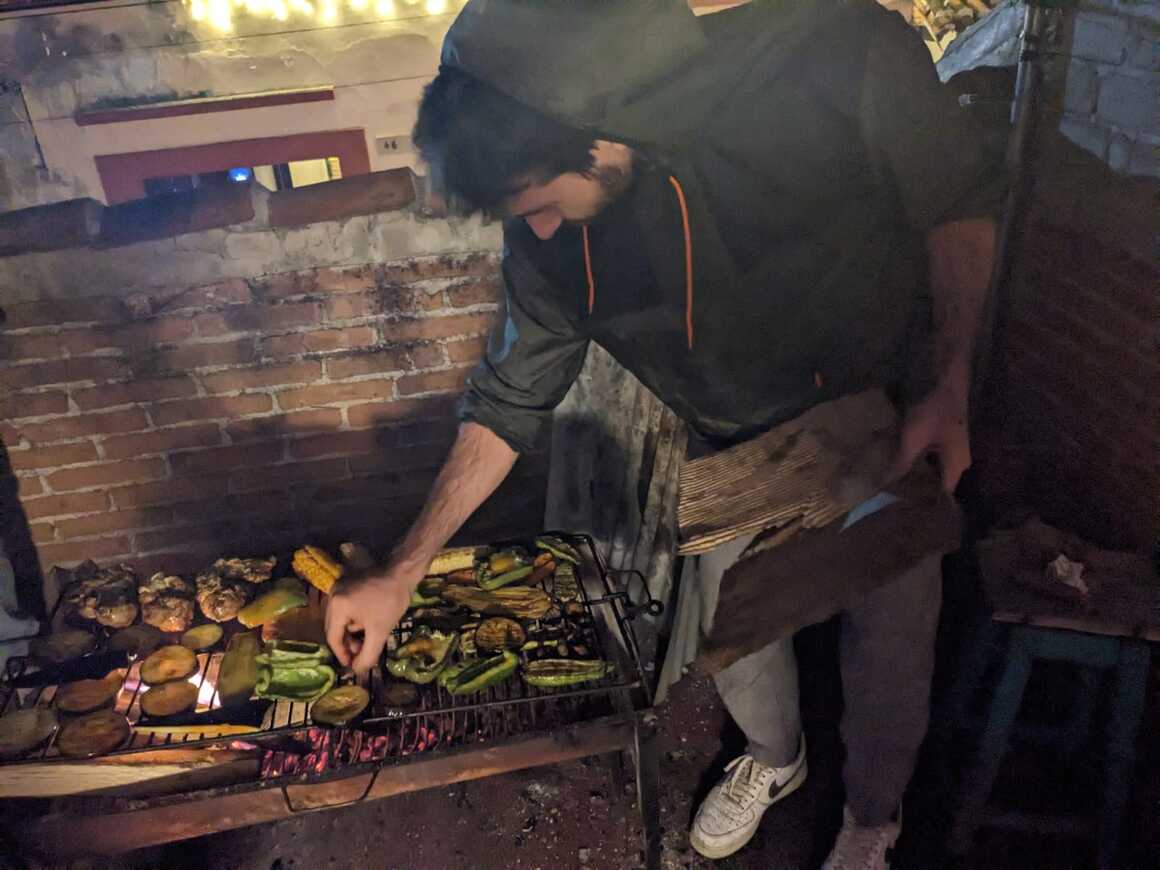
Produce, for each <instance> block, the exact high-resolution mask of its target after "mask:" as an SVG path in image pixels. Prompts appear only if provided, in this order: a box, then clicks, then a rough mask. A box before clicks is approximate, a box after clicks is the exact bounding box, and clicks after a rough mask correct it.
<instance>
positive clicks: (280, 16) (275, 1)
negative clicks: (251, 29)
mask: <svg viewBox="0 0 1160 870" xmlns="http://www.w3.org/2000/svg"><path fill="white" fill-rule="evenodd" d="M270 14H272V15H273V16H274V18H275V19H277V20H278V21H285V20H286V19H287V18H289V17H290V13H289V12H288V11H287V9H286V4H285V3H283V2H282V0H272V2H271V3H270Z"/></svg>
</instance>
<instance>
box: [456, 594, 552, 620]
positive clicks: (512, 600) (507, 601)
mask: <svg viewBox="0 0 1160 870" xmlns="http://www.w3.org/2000/svg"><path fill="white" fill-rule="evenodd" d="M441 594H442V596H443V600H444V601H448V602H450V603H451V604H457V605H459V606H461V607H466V608H468V609H470V610H474V611H475V612H476V613H483V614H486V615H488V616H513V617H516V618H519V619H540V618H541V617H542V616H543V615H544V614H545V613H547V612H548V609H549V608H550V607H551V606H552V601H551V599H550V598H548V595H547V593H546V592H544V591H543V590H542V589H529V588H526V587H517V588H515V589H496V590H495V591H494V592H486V591H484V590H483V589H472V588H470V587H468V586H444V587H443V591H442V593H441Z"/></svg>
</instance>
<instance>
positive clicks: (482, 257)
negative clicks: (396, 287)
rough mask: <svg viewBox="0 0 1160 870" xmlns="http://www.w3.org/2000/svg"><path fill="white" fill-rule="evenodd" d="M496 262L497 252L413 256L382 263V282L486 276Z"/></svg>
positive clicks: (398, 282)
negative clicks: (408, 258) (407, 258)
mask: <svg viewBox="0 0 1160 870" xmlns="http://www.w3.org/2000/svg"><path fill="white" fill-rule="evenodd" d="M498 263H499V257H498V255H497V254H495V253H492V252H480V253H474V254H439V255H436V256H433V257H415V258H413V259H410V260H402V261H398V262H394V263H384V264H383V273H382V281H383V283H385V284H409V283H411V282H413V281H422V280H425V279H427V278H458V277H461V276H468V275H486V274H487V273H488V272H494V271H495V270H496V268H497V265H498Z"/></svg>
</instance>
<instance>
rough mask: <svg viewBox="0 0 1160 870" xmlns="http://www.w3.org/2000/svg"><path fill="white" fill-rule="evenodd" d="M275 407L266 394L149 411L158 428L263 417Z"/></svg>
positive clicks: (169, 404) (190, 402)
mask: <svg viewBox="0 0 1160 870" xmlns="http://www.w3.org/2000/svg"><path fill="white" fill-rule="evenodd" d="M273 408H274V401H273V400H272V399H271V398H270V397H269V396H267V395H264V394H254V395H247V396H231V397H226V398H223V397H213V398H209V399H189V400H187V401H183V402H165V403H164V404H161V405H155V406H153V407H152V408H151V409H150V410H149V414H150V416H152V417H153V422H155V423H156V424H157V425H158V426H171V425H173V424H174V423H192V422H194V421H196V420H216V419H222V418H230V417H242V416H245V415H247V414H262V413H265V412H267V411H271V410H273Z"/></svg>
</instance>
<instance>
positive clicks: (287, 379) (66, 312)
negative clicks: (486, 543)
mask: <svg viewBox="0 0 1160 870" xmlns="http://www.w3.org/2000/svg"><path fill="white" fill-rule="evenodd" d="M498 287H499V283H498V274H497V257H496V255H495V254H494V253H491V252H481V253H468V254H447V255H436V256H426V257H415V258H409V259H406V260H398V261H394V262H386V263H382V264H378V265H358V266H346V267H324V268H312V269H306V270H300V271H293V272H277V273H272V274H264V275H261V276H259V277H255V278H249V279H243V278H232V279H228V280H224V281H221V282H218V283H214V284H209V285H202V286H194V287H188V288H186V287H166V288H152V289H149V290H147V291H140V292H136V293H133V294H128V295H126V294H124V293H114V292H109V293H105V294H103V295H89V296H86V297H83V298H75V297H74V298H70V299H67V300H61V301H56V300H51V299H41V300H38V301H29V302H22V303H18V304H15V305H9V306H7V307H6V310H7V315H8V322H7V324H6V328H5V330H4V332H3V333H0V358H2V359H3V360H4V362H3V363H0V365H2V368H0V421H3V422H0V437H2V438H3V441H4V442H5V443H6V444H7V445H8V448H9V453H10V456H11V459H12V463H13V465H14V467H15V468H16V470H17V474H18V477H19V481H20V491H21V497H22V500H23V503H24V506H25V508H26V510H27V512H28V516H29V520H30V522H31V528H32V533H33V536H34V540H35V541H36V543H37V546H38V549H39V552H40V556H41V560H42V562H43V563H44V564H45V565H46V566H49V565H54V564H62V565H65V564H71V563H75V562H77V561H79V560H82V559H85V558H93V559H96V560H99V561H113V560H123V561H129V562H134V563H138V564H139V565H140V567H142V568H143V569H144V570H150V569H152V568H153V567H154V566H157V565H165V566H167V567H170V568H172V569H173V570H182V569H187V568H189V567H194V566H196V564H198V563H199V562H201V561H202V560H203V559H204V558H205V557H206V556H210V555H215V554H222V553H260V552H266V551H269V550H273V549H276V548H285V547H289V546H293V545H294V544H297V543H301V542H302V541H305V540H308V539H309V540H314V541H320V542H324V543H331V542H337V541H338V540H341V539H343V538H345V537H348V536H355V537H361V538H362V539H364V540H367V541H368V542H369V543H371V544H372V545H375V546H377V547H379V548H380V549H384V548H386V547H387V546H389V544H390V543H391V541H392V540H394V539H395V538H397V536H398V535H400V534H401V532H402V531H403V530H404V529H405V528H406V525H407V524H408V523H409V522H410V520H411V519H412V518H413V517H414V515H415V513H416V511H417V510H418V507H419V505H420V504H421V502H422V500H423V498H424V496H425V495H426V492H427V489H428V487H429V485H430V483H431V481H432V479H433V477H434V474H435V471H436V470H437V468H438V466H439V464H440V463H441V461H442V459H443V456H444V454H445V452H446V449H447V447H448V445H449V444H450V441H451V439H452V437H453V435H454V432H455V428H456V425H457V424H456V421H455V419H454V403H455V400H456V398H457V396H458V393H459V391H460V389H461V387H462V385H463V383H464V379H465V377H466V375H467V373H468V372H469V370H470V368H471V366H472V365H473V364H474V363H475V361H476V360H477V359H478V357H479V355H480V353H481V350H482V346H483V340H484V339H483V336H484V334H485V333H486V331H487V330H488V329H489V327H490V325H491V323H492V321H493V320H494V318H495V316H496V310H497V292H498ZM544 466H545V462H544V461H543V457H535V456H533V457H528V458H525V459H523V460H521V462H520V464H519V465H517V469H516V472H515V473H514V474H513V477H512V478H511V479H509V481H508V483H506V484H505V486H504V488H503V489H501V491H500V493H499V494H498V495H497V496H496V497H495V498H494V499H493V500H492V502H491V503H490V505H488V506H485V508H484V509H483V510H482V511H481V513H480V515H479V516H478V517H477V518H476V520H474V521H473V524H472V525H471V526H469V527H468V529H467V530H466V531H465V535H466V536H468V537H472V536H475V537H488V536H494V535H496V534H506V533H509V532H512V531H516V530H518V529H527V528H533V527H535V526H536V525H537V524H538V523H539V522H540V518H541V516H542V503H543V493H544V484H543V475H544V471H545V468H544Z"/></svg>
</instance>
